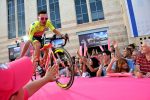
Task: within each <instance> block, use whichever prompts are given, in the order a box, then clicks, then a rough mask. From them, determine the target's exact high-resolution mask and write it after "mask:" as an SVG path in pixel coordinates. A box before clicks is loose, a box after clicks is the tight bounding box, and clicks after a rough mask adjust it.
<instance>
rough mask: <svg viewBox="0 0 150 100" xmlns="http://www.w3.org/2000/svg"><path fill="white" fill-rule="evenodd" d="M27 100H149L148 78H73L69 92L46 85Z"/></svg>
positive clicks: (149, 86) (50, 84)
mask: <svg viewBox="0 0 150 100" xmlns="http://www.w3.org/2000/svg"><path fill="white" fill-rule="evenodd" d="M29 100H150V78H149V79H148V78H147V79H146V78H145V79H144V78H143V79H137V78H115V77H114V78H112V77H111V78H110V77H105V78H75V82H74V84H73V86H72V87H71V88H70V89H69V90H63V89H61V88H59V87H58V86H57V85H56V83H55V82H53V83H48V84H47V85H45V86H44V87H42V88H41V89H40V90H39V91H38V92H36V93H35V94H34V95H33V96H32V97H31V98H30V99H29Z"/></svg>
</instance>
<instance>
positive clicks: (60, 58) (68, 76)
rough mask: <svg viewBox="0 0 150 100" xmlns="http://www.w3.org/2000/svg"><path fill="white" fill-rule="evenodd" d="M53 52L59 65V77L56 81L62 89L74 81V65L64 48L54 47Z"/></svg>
mask: <svg viewBox="0 0 150 100" xmlns="http://www.w3.org/2000/svg"><path fill="white" fill-rule="evenodd" d="M53 52H54V55H55V57H56V60H57V63H58V65H59V79H58V80H57V81H56V83H57V85H58V86H59V87H61V88H63V89H69V88H70V87H71V86H72V84H73V82H74V66H73V62H72V58H71V56H70V54H69V53H68V52H67V50H66V49H64V48H56V49H54V51H53Z"/></svg>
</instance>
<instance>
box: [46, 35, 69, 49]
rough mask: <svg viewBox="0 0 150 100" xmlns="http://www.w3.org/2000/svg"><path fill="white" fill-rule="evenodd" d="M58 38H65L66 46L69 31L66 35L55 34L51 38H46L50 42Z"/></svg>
mask: <svg viewBox="0 0 150 100" xmlns="http://www.w3.org/2000/svg"><path fill="white" fill-rule="evenodd" d="M57 39H64V40H65V42H64V44H63V45H62V46H65V45H66V43H67V42H69V36H68V34H67V33H66V34H65V35H60V36H58V35H56V34H55V35H53V36H52V37H50V38H45V40H50V43H52V41H54V40H57Z"/></svg>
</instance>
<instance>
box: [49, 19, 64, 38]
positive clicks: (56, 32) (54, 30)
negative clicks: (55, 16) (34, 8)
mask: <svg viewBox="0 0 150 100" xmlns="http://www.w3.org/2000/svg"><path fill="white" fill-rule="evenodd" d="M47 26H48V27H49V28H50V29H51V31H53V32H54V33H55V34H56V35H60V34H61V33H60V32H59V31H58V30H56V29H55V27H54V26H53V24H52V23H51V21H50V20H47Z"/></svg>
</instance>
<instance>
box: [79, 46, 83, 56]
mask: <svg viewBox="0 0 150 100" xmlns="http://www.w3.org/2000/svg"><path fill="white" fill-rule="evenodd" d="M79 54H80V55H81V56H82V46H80V49H79Z"/></svg>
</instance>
